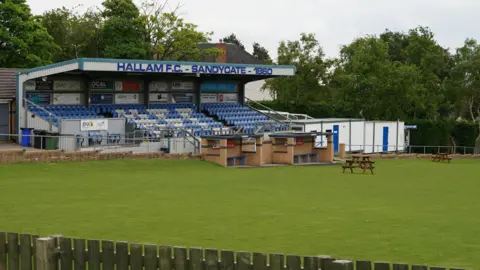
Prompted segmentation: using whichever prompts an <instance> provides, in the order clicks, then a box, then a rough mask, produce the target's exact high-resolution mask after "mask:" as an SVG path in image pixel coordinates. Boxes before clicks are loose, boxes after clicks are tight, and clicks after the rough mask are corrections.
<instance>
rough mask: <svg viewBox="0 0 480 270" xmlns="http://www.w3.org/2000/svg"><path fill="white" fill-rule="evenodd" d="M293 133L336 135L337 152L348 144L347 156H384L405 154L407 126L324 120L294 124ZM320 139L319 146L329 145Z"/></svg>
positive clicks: (307, 120) (335, 150) (318, 139)
mask: <svg viewBox="0 0 480 270" xmlns="http://www.w3.org/2000/svg"><path fill="white" fill-rule="evenodd" d="M291 124H292V130H294V131H299V132H310V131H318V132H325V131H327V130H331V131H332V132H333V145H334V152H335V153H338V149H339V144H342V143H343V144H345V150H346V151H347V152H363V153H381V152H396V151H398V152H402V151H405V130H404V127H405V123H404V122H400V121H365V120H363V119H348V118H324V119H305V120H292V121H291ZM326 143H327V142H326V138H324V137H319V138H317V145H318V146H324V145H326Z"/></svg>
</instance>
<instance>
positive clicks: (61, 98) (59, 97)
mask: <svg viewBox="0 0 480 270" xmlns="http://www.w3.org/2000/svg"><path fill="white" fill-rule="evenodd" d="M80 99H81V95H80V94H53V104H80Z"/></svg>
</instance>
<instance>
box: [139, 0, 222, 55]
mask: <svg viewBox="0 0 480 270" xmlns="http://www.w3.org/2000/svg"><path fill="white" fill-rule="evenodd" d="M163 9H164V6H158V5H157V4H156V2H150V1H146V2H144V3H143V4H142V10H143V15H144V16H145V18H146V22H147V23H146V29H147V39H148V40H149V42H150V43H151V46H152V50H153V59H154V60H177V61H198V60H199V59H201V58H202V57H207V56H217V55H219V54H220V53H221V50H220V49H217V48H210V49H205V50H200V49H199V48H198V47H197V45H198V43H202V42H208V41H210V39H211V36H212V34H213V33H212V32H201V31H199V30H198V29H197V25H195V24H192V23H187V22H185V20H184V19H182V18H180V17H179V16H178V15H177V14H176V11H173V12H163Z"/></svg>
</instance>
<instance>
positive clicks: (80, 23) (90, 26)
mask: <svg viewBox="0 0 480 270" xmlns="http://www.w3.org/2000/svg"><path fill="white" fill-rule="evenodd" d="M38 21H39V22H40V23H41V24H42V25H43V26H44V27H45V28H46V29H47V31H48V33H49V34H50V35H51V36H52V37H53V39H54V41H55V43H56V44H57V45H58V46H59V47H60V50H59V51H58V52H57V53H56V54H55V55H54V57H53V60H54V62H59V61H65V60H69V59H74V58H79V57H99V56H100V51H101V28H102V18H101V15H100V13H99V12H97V11H96V10H94V9H89V10H88V11H87V12H86V13H84V14H79V13H77V12H76V10H75V8H73V9H66V8H65V7H62V8H57V9H53V10H50V11H47V12H45V13H43V15H41V16H39V17H38Z"/></svg>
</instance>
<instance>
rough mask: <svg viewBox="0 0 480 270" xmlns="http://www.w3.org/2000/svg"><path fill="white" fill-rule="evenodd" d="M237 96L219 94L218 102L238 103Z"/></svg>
mask: <svg viewBox="0 0 480 270" xmlns="http://www.w3.org/2000/svg"><path fill="white" fill-rule="evenodd" d="M237 101H238V96H237V94H218V102H224V103H227V102H237Z"/></svg>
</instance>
